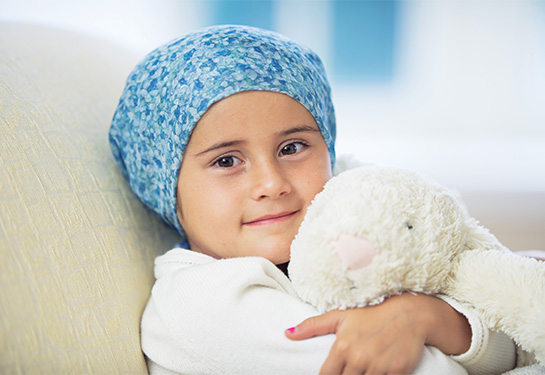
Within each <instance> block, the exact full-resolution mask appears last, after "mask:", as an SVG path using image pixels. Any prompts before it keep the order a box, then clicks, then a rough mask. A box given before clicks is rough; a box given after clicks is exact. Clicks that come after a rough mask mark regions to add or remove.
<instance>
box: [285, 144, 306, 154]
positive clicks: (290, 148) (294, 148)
mask: <svg viewBox="0 0 545 375" xmlns="http://www.w3.org/2000/svg"><path fill="white" fill-rule="evenodd" d="M305 146H306V145H304V144H303V143H301V142H294V143H290V144H287V145H285V146H284V147H282V150H281V151H280V156H283V155H293V154H296V153H298V152H299V151H301V150H302V149H303V148H304V147H305Z"/></svg>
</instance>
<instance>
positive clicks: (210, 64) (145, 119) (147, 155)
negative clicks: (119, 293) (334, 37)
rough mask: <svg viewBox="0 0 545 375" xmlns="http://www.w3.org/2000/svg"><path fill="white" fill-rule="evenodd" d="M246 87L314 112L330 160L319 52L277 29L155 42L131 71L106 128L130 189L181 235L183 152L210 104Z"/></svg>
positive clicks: (329, 111)
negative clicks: (285, 97) (179, 182)
mask: <svg viewBox="0 0 545 375" xmlns="http://www.w3.org/2000/svg"><path fill="white" fill-rule="evenodd" d="M251 90H266V91H274V92H279V93H284V94H287V95H289V96H290V97H292V98H294V99H296V100H297V101H299V102H300V103H301V104H302V105H303V106H304V107H306V109H307V110H308V111H309V112H310V113H311V114H312V115H313V116H314V119H315V120H316V123H317V124H318V127H319V128H320V131H321V132H322V135H323V137H324V140H325V142H326V144H327V146H328V149H329V153H330V156H331V163H332V165H333V164H334V162H335V150H334V143H335V134H336V131H335V114H334V110H333V104H332V102H331V93H330V87H329V83H328V81H327V78H326V74H325V70H324V67H323V65H322V62H321V61H320V59H319V57H318V56H317V55H316V54H315V53H313V52H312V51H310V50H309V49H307V48H305V47H302V46H300V45H299V44H297V43H294V42H293V41H291V40H289V39H287V38H286V37H284V36H281V35H279V34H277V33H274V32H271V31H266V30H261V29H257V28H253V27H247V26H215V27H210V28H205V29H202V30H199V31H196V32H193V33H190V34H188V35H186V36H184V37H182V38H180V39H176V40H174V41H172V42H170V43H167V44H166V45H164V46H162V47H159V48H158V49H156V50H154V51H152V52H151V53H150V54H149V55H147V56H146V57H145V58H144V59H143V60H142V61H141V62H140V63H139V64H138V65H137V66H136V68H135V69H134V70H133V71H132V73H131V74H130V75H129V77H128V79H127V84H126V86H125V89H124V91H123V93H122V96H121V99H120V101H119V105H118V107H117V109H116V112H115V114H114V117H113V120H112V124H111V127H110V145H111V148H112V151H113V154H114V156H115V159H116V160H117V162H118V164H119V166H120V168H121V170H122V172H123V175H124V176H125V178H127V180H128V181H129V184H130V186H131V189H132V190H133V191H134V192H135V193H136V195H137V196H138V197H139V198H140V200H142V202H144V204H145V205H146V206H148V207H149V208H150V209H151V210H152V211H154V212H155V213H157V214H158V215H159V216H160V217H162V218H163V220H164V221H165V222H166V223H167V224H169V225H170V226H172V227H174V228H176V229H177V230H178V232H180V234H181V235H182V236H183V237H185V236H184V232H183V229H182V227H181V225H180V223H179V221H178V217H177V214H176V186H177V179H178V172H179V169H180V165H181V161H182V155H183V152H184V149H185V147H186V144H187V142H188V140H189V136H190V135H191V132H192V130H193V128H194V127H195V125H196V123H197V121H198V120H199V119H200V118H201V116H202V115H203V114H204V113H205V112H206V110H207V109H208V108H209V107H210V106H211V105H212V104H214V103H215V102H217V101H219V100H220V99H223V98H225V97H227V96H229V95H232V94H235V93H238V92H242V91H251Z"/></svg>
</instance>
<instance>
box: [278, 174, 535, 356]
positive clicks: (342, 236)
mask: <svg viewBox="0 0 545 375" xmlns="http://www.w3.org/2000/svg"><path fill="white" fill-rule="evenodd" d="M288 272H289V276H290V278H291V280H292V282H293V286H294V287H295V289H296V291H297V293H298V294H299V295H300V297H301V298H302V299H303V300H305V301H307V302H308V303H310V304H312V305H314V306H316V307H317V308H318V309H319V310H320V311H322V312H325V311H328V310H332V309H336V308H340V309H344V308H349V307H362V306H366V305H373V304H378V303H380V302H382V301H383V300H384V299H385V298H386V297H389V296H392V295H397V294H400V293H402V292H404V291H413V292H422V293H426V294H430V295H434V294H444V295H447V296H450V297H452V298H454V299H456V300H457V301H459V302H461V303H463V304H465V305H466V306H468V307H469V308H471V309H474V310H475V311H476V312H477V313H478V314H479V315H480V316H481V317H482V319H483V320H484V321H485V322H486V324H487V325H488V327H489V328H490V329H492V330H495V331H502V332H504V333H506V334H507V335H508V336H510V337H511V338H512V339H514V340H515V342H516V343H517V344H518V346H519V347H520V348H522V350H523V351H524V352H525V353H526V354H528V353H530V355H529V356H528V357H529V358H533V361H537V362H540V363H541V364H542V365H543V364H545V263H541V262H538V261H537V260H535V259H531V258H525V257H522V256H519V255H516V254H515V253H513V252H511V251H509V250H508V249H507V248H505V247H504V246H502V244H501V243H500V242H499V241H498V240H497V239H496V238H495V237H494V236H493V235H492V234H491V233H490V232H489V231H488V230H487V229H485V228H484V227H482V226H481V225H479V223H478V222H477V221H476V220H475V219H474V218H472V217H470V216H469V215H468V213H467V211H466V209H465V207H464V206H463V205H462V204H461V202H460V201H459V200H458V199H457V197H456V196H455V195H453V194H452V193H451V192H450V191H449V190H447V189H446V188H444V187H443V186H441V185H439V184H437V183H435V182H433V181H431V180H429V179H427V178H425V177H423V176H421V175H419V174H417V173H415V172H411V171H407V170H401V169H396V168H387V167H380V166H364V167H359V168H355V169H352V170H348V171H346V172H343V173H341V174H340V175H338V176H336V177H333V178H332V179H331V180H330V181H329V182H328V183H327V184H326V186H325V188H324V190H323V191H322V192H321V193H320V194H318V195H317V196H316V198H315V199H314V201H313V203H312V204H311V206H310V207H309V209H308V211H307V214H306V217H305V219H304V221H303V224H302V225H301V228H300V230H299V233H298V234H297V236H296V238H295V240H294V241H293V243H292V248H291V260H290V264H289V268H288ZM522 350H521V352H523V351H522Z"/></svg>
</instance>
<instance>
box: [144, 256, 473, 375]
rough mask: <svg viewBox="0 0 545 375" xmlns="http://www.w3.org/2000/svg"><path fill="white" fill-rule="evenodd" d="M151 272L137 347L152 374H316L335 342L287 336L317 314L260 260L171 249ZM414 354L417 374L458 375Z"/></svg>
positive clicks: (455, 368) (444, 363)
mask: <svg viewBox="0 0 545 375" xmlns="http://www.w3.org/2000/svg"><path fill="white" fill-rule="evenodd" d="M155 271H156V276H157V282H156V283H155V286H154V288H153V291H152V295H151V297H150V300H149V302H148V305H147V307H146V310H145V312H144V315H143V317H142V349H143V351H144V353H145V354H146V356H147V357H148V358H149V364H150V371H152V372H153V371H154V369H161V368H165V369H169V370H170V371H173V372H175V373H222V374H281V373H290V374H316V373H318V371H319V369H320V367H321V365H322V364H323V363H324V361H325V360H326V358H327V356H328V353H329V351H330V349H331V347H332V345H333V343H334V341H335V336H334V335H322V336H320V337H316V338H313V339H311V340H304V341H292V340H288V339H287V338H286V337H285V335H284V329H285V328H286V327H290V326H293V325H294V324H296V323H298V322H301V321H303V320H304V319H307V318H309V317H311V316H315V315H317V314H318V312H317V310H316V309H315V308H313V307H312V306H310V305H308V304H305V303H304V302H302V301H301V300H300V299H299V298H298V297H297V296H296V294H295V291H294V290H293V287H292V286H291V283H290V282H289V280H288V279H287V278H286V277H285V275H284V274H282V272H281V271H279V270H278V269H277V268H276V267H275V266H274V265H273V264H272V263H270V262H268V261H267V260H265V259H263V258H236V259H225V260H213V259H211V258H210V257H207V256H204V255H202V254H197V253H192V252H189V251H185V252H184V251H183V250H179V251H175V250H174V251H173V252H170V253H167V255H166V256H164V257H161V259H160V260H159V261H158V262H157V263H156V268H155ZM421 346H423V345H421ZM419 350H420V351H422V350H423V351H424V355H423V356H422V360H421V361H420V365H419V366H421V370H422V371H417V373H419V374H436V373H449V374H462V373H463V371H462V372H460V370H463V369H462V368H461V367H460V366H459V365H457V364H456V363H455V362H454V361H453V360H451V359H450V358H448V357H447V356H445V355H444V354H442V353H440V352H439V351H437V353H434V352H433V351H431V350H430V348H428V347H426V348H420V349H419ZM419 359H420V358H419V356H418V358H417V359H416V360H417V361H418V360H419ZM430 369H431V370H435V371H431V370H430Z"/></svg>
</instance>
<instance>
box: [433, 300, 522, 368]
mask: <svg viewBox="0 0 545 375" xmlns="http://www.w3.org/2000/svg"><path fill="white" fill-rule="evenodd" d="M438 297H440V298H441V299H442V300H444V301H445V302H447V303H448V304H449V305H451V306H452V307H453V308H454V309H455V310H457V311H458V312H459V313H460V314H463V315H464V316H465V317H466V318H467V320H468V321H469V325H470V326H471V333H472V339H471V346H470V348H469V350H468V351H467V352H465V353H463V354H460V355H457V356H451V358H453V359H454V360H455V361H456V362H458V363H460V364H461V365H462V366H464V367H465V368H466V369H467V371H468V372H469V374H471V375H485V374H501V373H504V372H507V371H509V370H512V369H513V368H515V365H516V359H517V354H516V346H515V343H514V342H513V340H511V339H510V338H509V337H508V336H507V335H505V334H503V333H501V332H494V331H492V330H490V329H488V328H487V327H486V325H485V324H484V322H483V321H482V320H481V319H480V318H479V317H478V316H477V314H475V313H474V312H473V311H472V310H470V309H468V308H467V307H465V306H464V305H462V304H461V303H459V302H457V301H456V300H454V299H452V298H450V297H447V296H443V295H442V296H438Z"/></svg>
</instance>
